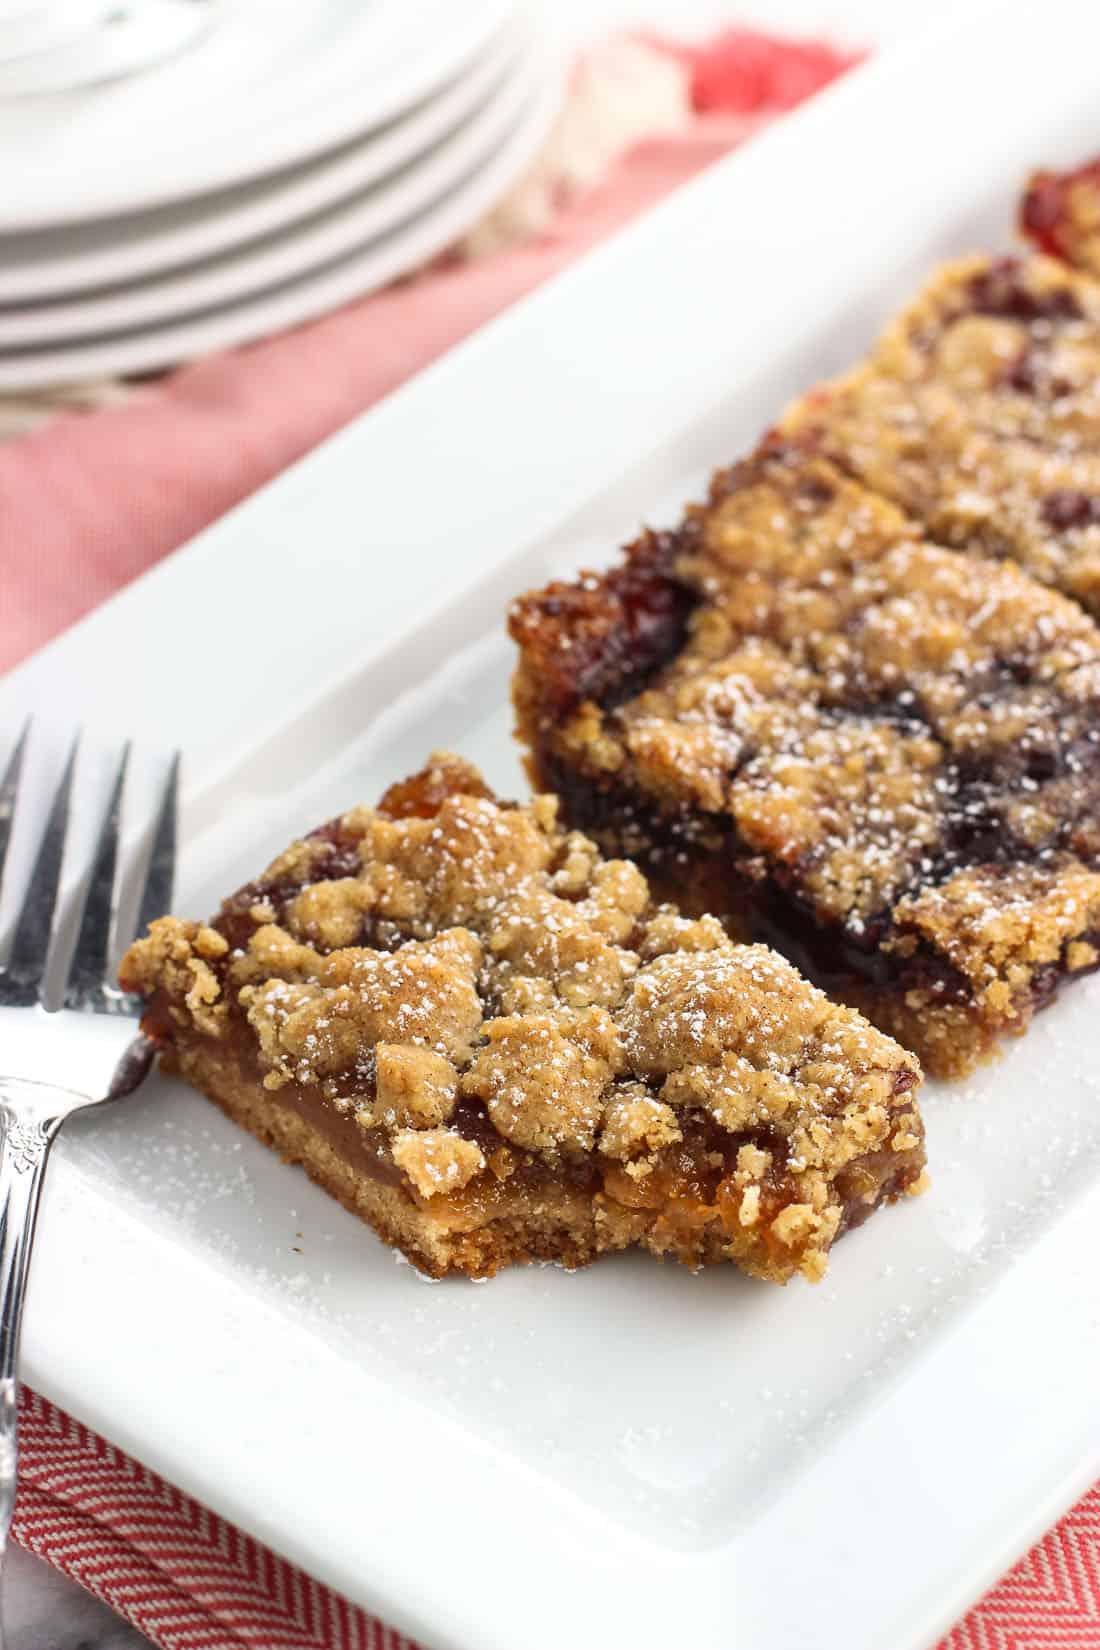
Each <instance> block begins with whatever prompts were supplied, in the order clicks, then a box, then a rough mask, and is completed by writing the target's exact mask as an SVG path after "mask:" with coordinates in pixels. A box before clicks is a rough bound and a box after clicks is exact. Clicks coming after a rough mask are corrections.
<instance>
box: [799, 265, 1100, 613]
mask: <svg viewBox="0 0 1100 1650" xmlns="http://www.w3.org/2000/svg"><path fill="white" fill-rule="evenodd" d="M784 428H785V430H786V431H787V432H788V433H789V434H794V435H796V436H797V437H798V438H799V439H803V440H806V441H808V442H809V443H811V444H812V445H814V446H815V447H817V448H818V449H819V450H821V451H822V452H825V453H827V454H828V455H829V456H830V457H832V458H834V459H836V460H837V462H838V463H840V464H842V465H843V466H844V467H846V468H847V469H849V470H850V471H851V472H852V473H853V474H855V475H857V476H859V477H860V478H861V479H862V480H863V481H864V482H866V483H867V485H868V486H870V487H871V488H873V489H874V490H875V491H876V492H878V493H880V494H881V495H882V496H883V497H885V498H889V499H892V500H893V501H894V502H895V503H897V504H900V505H901V506H902V507H903V508H904V509H905V510H907V511H909V512H910V514H911V515H913V516H915V517H916V518H917V519H918V520H920V521H922V522H924V523H925V524H926V526H927V527H928V529H929V531H930V532H931V534H932V535H933V537H935V538H937V539H939V540H940V541H941V542H943V543H944V544H948V545H952V546H957V547H959V548H968V549H974V550H977V551H979V552H980V553H984V554H986V555H991V556H1012V557H1013V558H1014V559H1015V560H1016V561H1018V562H1019V563H1020V564H1021V566H1023V567H1025V568H1026V569H1027V571H1028V572H1029V573H1031V574H1032V575H1033V576H1034V577H1035V578H1037V579H1039V580H1041V581H1042V582H1043V583H1044V584H1049V585H1054V586H1055V587H1057V588H1058V589H1060V590H1062V591H1064V592H1066V593H1067V594H1069V595H1071V596H1073V597H1074V598H1075V599H1076V600H1078V601H1079V602H1081V603H1082V605H1083V606H1084V607H1086V608H1087V609H1088V610H1089V611H1090V612H1092V613H1094V614H1100V285H1098V284H1097V283H1096V282H1094V281H1093V280H1092V279H1091V278H1090V277H1089V276H1087V275H1082V274H1080V273H1077V272H1075V271H1073V270H1070V269H1069V268H1067V267H1066V265H1065V264H1063V263H1059V262H1057V261H1055V260H1054V259H1052V258H1048V257H1043V256H1033V257H1029V258H990V257H984V256H982V257H971V258H966V259H962V260H960V261H958V262H957V263H953V264H949V265H947V266H946V267H945V268H944V269H942V270H940V271H939V272H938V273H937V274H936V275H934V276H933V277H932V279H931V280H930V281H929V282H928V284H927V285H926V286H925V288H924V290H923V291H922V292H921V293H920V294H919V295H918V297H917V298H916V299H915V300H914V301H913V302H912V303H911V304H910V305H908V306H907V308H906V309H904V310H903V311H902V312H901V314H900V315H899V316H898V317H897V319H896V320H895V321H894V322H893V323H892V324H891V326H890V327H889V328H888V329H887V331H886V333H885V334H884V336H883V337H882V338H881V340H880V341H879V343H878V345H877V346H876V348H875V349H874V350H873V351H872V353H871V354H870V355H869V356H868V358H867V359H866V360H865V361H864V362H862V363H861V364H860V365H859V366H857V367H856V368H854V369H853V370H852V371H851V372H850V373H848V374H846V375H845V376H843V377H842V378H840V379H838V380H837V381H835V382H834V383H831V384H827V385H824V386H821V387H819V388H818V389H816V390H814V391H812V392H811V393H810V394H809V395H808V396H805V397H804V398H803V399H802V400H801V401H800V402H799V403H797V404H796V406H795V407H793V408H792V409H791V410H790V411H789V412H788V414H787V415H786V417H785V419H784Z"/></svg>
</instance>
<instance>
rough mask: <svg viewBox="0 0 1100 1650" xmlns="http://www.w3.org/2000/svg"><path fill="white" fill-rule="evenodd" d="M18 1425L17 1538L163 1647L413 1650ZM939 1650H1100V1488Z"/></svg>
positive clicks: (224, 1530)
mask: <svg viewBox="0 0 1100 1650" xmlns="http://www.w3.org/2000/svg"><path fill="white" fill-rule="evenodd" d="M20 1426H21V1434H20V1442H21V1459H20V1473H19V1498H18V1501H17V1502H16V1508H15V1525H14V1529H15V1535H16V1537H17V1539H18V1540H19V1541H21V1542H22V1543H23V1545H24V1546H25V1547H28V1548H29V1549H30V1550H31V1552H34V1553H38V1555H39V1556H40V1557H41V1558H45V1559H47V1560H48V1561H49V1562H50V1563H51V1564H54V1565H56V1566H57V1568H58V1569H59V1570H63V1571H64V1572H65V1573H66V1575H69V1576H72V1578H73V1579H74V1580H75V1581H79V1582H80V1583H81V1585H82V1586H84V1587H86V1588H87V1589H88V1591H89V1592H90V1593H94V1594H95V1595H96V1597H97V1598H101V1599H102V1600H103V1601H104V1603H106V1604H109V1605H110V1606H111V1607H112V1609H114V1610H117V1611H118V1613H119V1614H120V1615H122V1616H125V1617H126V1619H127V1621H130V1622H132V1623H133V1624H134V1626H135V1627H137V1628H139V1629H140V1630H141V1631H142V1632H143V1633H145V1634H146V1635H147V1636H148V1637H149V1638H151V1639H152V1640H153V1641H154V1643H155V1644H158V1645H161V1646H162V1647H163V1650H244V1647H245V1646H248V1647H249V1650H417V1646H416V1645H414V1644H413V1643H412V1640H411V1639H407V1638H404V1637H402V1635H401V1634H399V1633H395V1632H394V1631H393V1630H392V1629H391V1628H389V1627H384V1626H383V1625H382V1624H381V1623H380V1622H378V1621H375V1620H374V1619H373V1618H372V1617H370V1616H367V1615H364V1613H363V1612H362V1611H361V1610H357V1609H355V1608H354V1607H353V1606H352V1605H350V1604H349V1603H348V1602H347V1600H346V1599H343V1598H340V1597H339V1596H338V1595H337V1594H335V1593H333V1592H331V1591H330V1590H329V1589H328V1588H327V1587H322V1586H321V1584H320V1582H317V1581H314V1580H313V1579H312V1578H311V1577H310V1576H307V1575H305V1574H304V1573H303V1572H302V1571H301V1570H298V1569H296V1568H295V1567H294V1565H293V1564H288V1563H286V1562H285V1560H284V1559H281V1558H276V1556H275V1555H274V1553H271V1552H268V1550H267V1548H266V1547H261V1546H260V1544H259V1543H258V1542H256V1541H253V1540H252V1539H251V1538H250V1537H249V1536H246V1535H242V1534H241V1532H240V1531H239V1530H237V1529H234V1527H233V1525H232V1524H227V1523H226V1522H225V1520H224V1519H221V1518H218V1517H217V1516H216V1514H214V1513H212V1512H210V1511H208V1510H207V1508H206V1507H200V1506H199V1504H198V1503H197V1502H195V1501H192V1500H191V1499H190V1497H189V1496H186V1495H182V1494H181V1493H180V1491H179V1490H176V1489H173V1488H172V1486H171V1485H170V1484H166V1483H165V1482H164V1480H163V1478H158V1477H157V1475H156V1474H155V1473H152V1472H149V1471H148V1470H147V1469H146V1468H145V1467H142V1466H139V1465H138V1463H137V1462H136V1461H132V1460H131V1459H130V1457H129V1456H127V1455H123V1454H122V1451H121V1450H117V1449H115V1448H114V1446H113V1445H111V1444H108V1443H105V1442H104V1440H103V1439H102V1438H98V1437H96V1435H95V1433H94V1432H89V1431H88V1429H87V1427H82V1426H81V1425H80V1424H79V1423H78V1422H76V1421H74V1420H72V1419H71V1418H70V1417H69V1416H68V1415H65V1414H63V1413H62V1411H61V1410H59V1409H55V1408H54V1406H53V1405H52V1404H48V1403H47V1402H46V1400H45V1399H44V1398H40V1397H39V1396H38V1394H37V1393H35V1392H27V1393H24V1395H23V1400H22V1404H21V1408H20ZM470 1650H477V1646H476V1645H471V1646H470ZM940 1650H1100V1485H1098V1486H1097V1487H1096V1489H1094V1490H1092V1491H1090V1493H1089V1494H1088V1495H1086V1496H1085V1498H1084V1500H1083V1501H1080V1502H1078V1504H1077V1506H1076V1507H1075V1508H1074V1510H1073V1511H1072V1512H1071V1513H1070V1514H1069V1516H1068V1517H1067V1518H1065V1519H1063V1521H1062V1522H1061V1524H1059V1525H1058V1526H1057V1528H1055V1529H1053V1530H1052V1531H1051V1532H1050V1534H1049V1535H1048V1536H1047V1537H1046V1538H1045V1539H1044V1540H1043V1541H1041V1542H1040V1543H1039V1545H1038V1546H1037V1547H1034V1548H1033V1549H1032V1551H1031V1552H1030V1553H1028V1555H1027V1557H1026V1558H1024V1559H1022V1560H1021V1561H1020V1563H1019V1564H1017V1566H1016V1568H1015V1569H1014V1570H1012V1571H1010V1573H1009V1574H1008V1575H1007V1576H1005V1578H1004V1580H1003V1581H1001V1582H999V1583H998V1585H997V1586H996V1587H994V1588H993V1590H992V1592H989V1593H987V1594H986V1596H985V1598H984V1599H983V1600H982V1602H981V1603H980V1604H979V1605H978V1607H977V1608H976V1609H975V1610H972V1611H971V1613H970V1615H968V1616H967V1617H966V1619H965V1620H964V1621H961V1622H960V1623H959V1625H958V1626H957V1627H955V1628H953V1629H952V1631H951V1632H950V1633H949V1634H948V1635H947V1637H946V1638H945V1639H944V1640H943V1642H942V1644H941V1646H940Z"/></svg>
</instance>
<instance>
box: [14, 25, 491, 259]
mask: <svg viewBox="0 0 1100 1650" xmlns="http://www.w3.org/2000/svg"><path fill="white" fill-rule="evenodd" d="M387 3H389V0H387ZM436 5H437V7H438V10H437V12H435V13H433V16H434V22H431V23H430V24H429V23H428V20H427V19H421V20H420V23H421V26H423V34H422V35H421V36H420V38H419V40H417V42H416V44H417V50H416V52H415V54H413V55H412V56H406V57H405V58H404V60H403V61H402V62H401V63H400V65H399V66H398V67H396V68H395V67H394V66H393V65H392V64H391V65H390V66H389V72H387V74H386V75H385V76H384V78H383V79H382V81H381V83H379V82H378V81H377V80H376V81H375V82H374V84H373V85H372V88H371V96H370V98H369V99H368V98H367V96H366V86H365V84H364V75H363V71H362V69H361V70H360V72H359V77H358V79H357V80H356V79H355V78H354V77H352V78H351V79H349V75H350V74H351V71H350V70H349V67H348V63H347V61H346V58H342V60H341V61H340V62H338V63H336V64H328V65H327V66H326V76H325V78H324V81H323V83H321V82H319V83H318V84H317V85H315V86H314V87H313V88H312V91H311V100H310V104H309V107H308V108H305V109H303V108H295V109H292V110H291V111H289V112H287V113H286V117H285V118H284V119H282V120H281V121H278V122H276V123H275V124H274V125H268V124H266V123H265V122H261V123H260V127H261V129H260V130H253V131H252V133H251V136H250V137H249V136H245V135H244V134H243V133H242V132H241V131H240V130H239V129H238V128H235V129H234V131H233V134H232V138H233V141H231V142H224V141H223V142H222V143H221V144H220V145H218V146H216V147H215V148H214V149H212V150H209V151H207V158H206V161H205V163H204V164H203V165H201V166H195V167H193V168H192V169H191V170H189V171H186V172H182V171H181V172H177V173H176V174H175V175H173V176H172V177H170V178H163V179H161V180H160V182H159V183H158V185H157V187H156V190H155V194H152V195H151V194H150V192H149V190H148V188H147V187H146V186H145V185H142V184H139V183H137V182H136V181H135V180H134V179H133V178H131V177H129V176H128V175H127V174H126V173H125V172H124V171H122V170H119V169H116V170H111V169H110V168H99V169H97V171H95V172H87V173H86V174H84V175H83V176H82V178H81V187H80V193H79V196H74V195H73V194H72V193H71V192H70V193H68V194H67V195H66V196H65V198H64V200H63V201H62V200H60V199H55V200H53V201H52V202H51V201H50V199H49V194H48V190H47V188H46V185H45V182H44V180H42V179H37V180H35V181H34V184H33V186H32V187H31V188H29V189H28V190H27V192H25V193H24V194H23V195H18V194H17V193H16V192H15V190H14V189H13V187H12V186H11V185H9V188H8V190H7V192H6V197H5V199H4V201H3V202H2V203H0V233H3V234H8V233H13V232H19V231H23V230H33V229H49V228H54V227H57V226H58V225H59V224H64V223H75V222H81V221H84V220H86V219H89V218H98V217H110V216H119V215H121V214H122V213H125V212H131V211H139V210H141V209H142V208H146V207H149V206H152V205H156V206H161V205H166V204H168V203H170V202H172V201H177V200H183V199H187V198H189V197H191V196H194V195H199V194H202V193H205V192H207V191H210V190H215V189H222V188H227V187H229V186H231V185H233V184H236V183H239V182H241V181H242V180H245V179H247V178H250V177H257V176H261V175H265V174H268V173H270V172H273V171H275V170H277V169H279V168H280V167H284V166H292V165H294V164H295V163H297V162H299V161H302V160H305V159H308V158H309V157H310V156H312V155H316V154H318V153H319V152H320V151H322V150H324V149H326V148H331V147H336V146H337V145H339V144H340V143H343V142H345V141H347V140H348V139H350V138H353V137H355V136H357V135H360V134H362V133H364V132H368V131H371V130H373V129H374V128H376V127H378V126H381V125H384V124H386V123H387V122H389V121H390V120H392V119H394V118H395V117H396V116H397V115H399V114H400V113H401V112H402V111H403V110H405V109H407V108H408V107H409V105H410V104H412V103H415V102H419V101H420V100H421V99H423V98H425V97H427V96H429V95H431V93H432V92H434V91H435V89H436V88H437V87H438V86H440V85H441V84H442V83H443V82H444V81H446V80H447V79H449V78H450V77H452V76H453V75H454V74H455V73H456V71H458V70H459V69H460V68H461V67H462V66H463V65H464V64H465V63H467V62H469V61H470V60H471V59H472V58H473V57H474V56H475V55H476V54H477V52H478V51H480V50H481V49H482V48H483V47H484V45H485V43H486V41H487V40H488V39H489V38H490V37H491V36H492V34H493V33H494V32H495V31H496V30H497V29H498V28H499V27H500V26H501V24H502V23H503V21H504V19H505V17H506V16H507V15H508V13H509V11H510V10H511V0H471V3H470V4H468V5H463V6H448V5H447V4H446V3H445V0H436ZM391 9H392V8H391ZM372 10H373V6H371V5H368V6H366V7H364V11H365V13H366V17H365V19H364V26H369V25H370V22H371V16H370V14H371V12H372ZM409 15H411V13H410V14H409ZM444 24H445V26H444ZM414 26H415V25H414ZM352 55H354V54H352ZM116 84H117V85H119V86H120V87H121V86H124V85H125V84H126V83H125V82H124V81H123V82H117V83H116ZM99 91H100V95H102V96H110V95H111V91H112V87H111V86H110V85H108V86H107V87H103V88H100V89H99ZM77 95H79V94H77ZM26 101H27V102H28V104H31V103H33V102H34V101H35V100H33V99H29V100H26ZM43 101H53V100H43ZM11 175H13V176H16V177H18V176H19V173H18V171H17V170H16V171H15V172H14V173H13V174H11Z"/></svg>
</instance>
